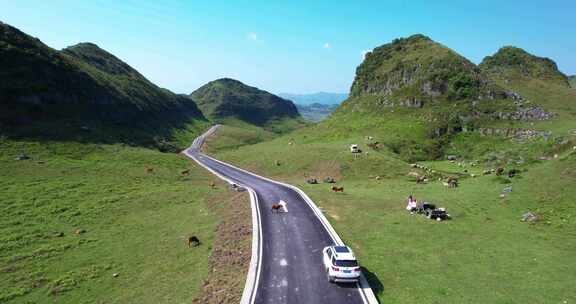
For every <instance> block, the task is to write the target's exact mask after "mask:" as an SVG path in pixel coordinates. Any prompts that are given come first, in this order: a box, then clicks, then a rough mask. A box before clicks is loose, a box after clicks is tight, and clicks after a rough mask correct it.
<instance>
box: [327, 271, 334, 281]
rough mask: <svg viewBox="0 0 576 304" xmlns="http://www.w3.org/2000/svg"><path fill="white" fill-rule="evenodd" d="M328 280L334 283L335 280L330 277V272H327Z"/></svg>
mask: <svg viewBox="0 0 576 304" xmlns="http://www.w3.org/2000/svg"><path fill="white" fill-rule="evenodd" d="M326 278H327V279H328V282H330V283H334V278H333V277H331V276H330V273H329V272H328V271H326Z"/></svg>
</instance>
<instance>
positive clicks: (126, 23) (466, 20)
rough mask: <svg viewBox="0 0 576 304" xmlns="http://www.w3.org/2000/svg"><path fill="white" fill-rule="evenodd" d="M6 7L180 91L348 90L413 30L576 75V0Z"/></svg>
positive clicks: (46, 36) (111, 1)
mask: <svg viewBox="0 0 576 304" xmlns="http://www.w3.org/2000/svg"><path fill="white" fill-rule="evenodd" d="M159 2H160V1H150V0H129V1H128V0H126V1H121V0H92V1H89V0H85V1H79V0H75V1H65V0H51V1H45V0H39V1H31V0H0V20H1V21H3V22H6V23H9V24H11V25H13V26H15V27H17V28H19V29H21V30H22V31H24V32H26V33H28V34H30V35H32V36H35V37H38V38H40V39H41V40H42V41H43V42H44V43H46V44H47V45H49V46H51V47H53V48H56V49H61V48H64V47H66V46H69V45H73V44H76V43H78V42H94V43H96V44H98V45H99V46H100V47H102V48H104V49H106V50H108V51H109V52H111V53H113V54H114V55H116V56H118V57H119V58H121V59H122V60H124V61H125V62H127V63H128V64H130V65H131V66H133V67H134V68H136V69H137V70H139V71H140V72H141V73H142V74H144V75H145V76H146V77H147V78H148V79H150V80H151V81H153V82H154V83H156V84H158V85H160V86H162V87H166V88H168V89H170V90H172V91H174V92H177V93H190V92H192V91H193V90H195V89H196V88H198V87H199V86H201V85H202V84H204V83H206V82H208V81H211V80H214V79H217V78H220V77H232V78H236V79H238V80H241V81H243V82H245V83H247V84H249V85H253V86H257V87H260V88H262V89H265V90H268V91H271V92H274V93H280V92H290V93H310V92H317V91H329V92H347V91H348V89H349V88H350V85H351V83H352V80H353V79H354V72H355V69H356V66H357V65H358V64H359V63H360V62H361V58H362V56H361V53H362V52H363V51H365V50H370V49H372V48H374V47H376V46H378V45H381V44H384V43H387V42H389V41H391V40H393V39H394V38H397V37H404V36H409V35H412V34H416V33H422V34H425V35H427V36H429V37H431V38H432V39H434V40H436V41H438V42H440V43H443V44H445V45H447V46H449V47H450V48H452V49H454V50H456V51H457V52H459V53H460V54H462V55H464V56H465V57H467V58H468V59H470V60H472V61H473V62H476V63H479V62H480V61H481V60H482V58H484V56H487V55H491V54H493V53H494V52H496V51H497V50H498V48H500V47H501V46H504V45H514V46H518V47H522V48H524V49H526V50H527V51H529V52H531V53H533V54H536V55H539V56H544V57H550V58H552V59H553V60H555V61H556V62H557V63H558V66H559V68H560V70H562V71H563V72H564V73H566V74H576V60H575V56H574V55H575V54H576V26H575V24H576V23H575V20H576V1H574V0H563V1H558V0H548V1H540V0H531V1H527V0H508V1H507V0H499V1H494V0H482V1H463V0H460V1H441V0H428V1H425V0H422V1H418V0H412V1H401V0H397V1H390V0H388V1H387V0H381V1H360V0H358V1H274V0H267V1H259V0H250V1H183V0H178V1H177V0H166V1H162V3H161V4H160V3H159Z"/></svg>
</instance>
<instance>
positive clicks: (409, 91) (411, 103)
mask: <svg viewBox="0 0 576 304" xmlns="http://www.w3.org/2000/svg"><path fill="white" fill-rule="evenodd" d="M350 96H351V97H363V96H376V97H378V102H379V103H380V104H383V105H386V104H388V105H402V106H407V107H414V108H421V107H423V106H424V105H425V104H426V103H429V102H438V101H457V100H477V99H497V98H506V94H505V92H504V90H502V89H500V88H498V87H497V86H494V85H492V84H491V83H490V81H489V80H488V78H487V77H485V76H484V75H483V74H482V73H481V71H480V69H479V68H478V67H477V66H476V65H474V64H473V63H472V62H470V61H469V60H467V59H466V58H464V57H462V56H460V55H459V54H457V53H456V52H454V51H452V50H450V49H449V48H447V47H445V46H443V45H441V44H439V43H436V42H434V41H432V40H431V39H430V38H428V37H426V36H423V35H414V36H411V37H409V38H404V39H396V40H394V41H393V42H392V43H389V44H385V45H383V46H380V47H378V48H375V49H374V50H373V51H372V52H370V53H368V54H367V55H366V57H365V59H364V62H362V64H361V65H360V66H359V67H358V68H357V70H356V78H355V79H354V83H353V85H352V89H351V91H350Z"/></svg>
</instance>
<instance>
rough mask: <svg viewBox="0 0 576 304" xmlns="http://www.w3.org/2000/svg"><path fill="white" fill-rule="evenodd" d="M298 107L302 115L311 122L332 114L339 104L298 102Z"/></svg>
mask: <svg viewBox="0 0 576 304" xmlns="http://www.w3.org/2000/svg"><path fill="white" fill-rule="evenodd" d="M296 108H298V112H300V115H302V117H304V119H306V120H308V121H311V122H319V121H321V120H322V119H324V118H326V117H328V116H329V115H330V114H332V112H334V110H336V108H338V105H337V104H321V103H313V104H309V105H300V104H297V105H296Z"/></svg>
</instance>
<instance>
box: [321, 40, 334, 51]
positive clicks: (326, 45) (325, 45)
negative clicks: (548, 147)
mask: <svg viewBox="0 0 576 304" xmlns="http://www.w3.org/2000/svg"><path fill="white" fill-rule="evenodd" d="M322 47H323V48H325V49H327V50H331V49H332V45H331V44H330V42H326V43H324V45H322Z"/></svg>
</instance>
